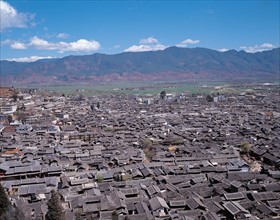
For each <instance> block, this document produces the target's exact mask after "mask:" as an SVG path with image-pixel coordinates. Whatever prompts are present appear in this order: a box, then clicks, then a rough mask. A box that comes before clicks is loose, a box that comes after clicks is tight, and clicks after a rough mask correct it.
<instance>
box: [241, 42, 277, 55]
mask: <svg viewBox="0 0 280 220" xmlns="http://www.w3.org/2000/svg"><path fill="white" fill-rule="evenodd" d="M273 48H276V46H275V45H273V44H271V43H264V44H261V45H255V46H241V47H240V49H241V50H244V51H245V52H247V53H256V52H262V51H265V50H271V49H273Z"/></svg>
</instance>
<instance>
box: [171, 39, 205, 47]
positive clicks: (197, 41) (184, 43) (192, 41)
mask: <svg viewBox="0 0 280 220" xmlns="http://www.w3.org/2000/svg"><path fill="white" fill-rule="evenodd" d="M198 43H200V41H199V40H192V39H186V40H183V41H182V42H181V43H178V44H176V46H177V47H187V46H188V45H190V44H198Z"/></svg>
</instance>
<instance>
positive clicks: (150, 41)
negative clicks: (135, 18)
mask: <svg viewBox="0 0 280 220" xmlns="http://www.w3.org/2000/svg"><path fill="white" fill-rule="evenodd" d="M167 47H168V46H165V45H163V44H160V42H159V41H158V40H157V39H156V38H154V37H148V38H144V39H141V40H140V41H139V45H133V46H131V47H129V48H127V49H125V50H124V52H144V51H156V50H164V49H166V48H167Z"/></svg>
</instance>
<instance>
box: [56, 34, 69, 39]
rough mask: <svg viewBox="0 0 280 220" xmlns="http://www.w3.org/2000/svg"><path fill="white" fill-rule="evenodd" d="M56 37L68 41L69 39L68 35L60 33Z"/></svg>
mask: <svg viewBox="0 0 280 220" xmlns="http://www.w3.org/2000/svg"><path fill="white" fill-rule="evenodd" d="M56 37H58V38H62V39H66V38H68V37H69V34H66V33H59V34H58V35H57V36H56Z"/></svg>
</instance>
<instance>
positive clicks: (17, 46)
mask: <svg viewBox="0 0 280 220" xmlns="http://www.w3.org/2000/svg"><path fill="white" fill-rule="evenodd" d="M11 48H13V49H17V50H24V49H26V46H25V45H24V44H23V43H20V42H15V43H12V44H11Z"/></svg>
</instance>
